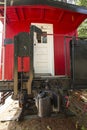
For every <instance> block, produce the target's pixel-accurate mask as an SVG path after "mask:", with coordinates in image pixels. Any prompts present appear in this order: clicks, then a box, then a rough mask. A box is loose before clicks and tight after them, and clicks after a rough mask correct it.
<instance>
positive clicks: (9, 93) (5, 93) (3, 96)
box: [0, 92, 12, 105]
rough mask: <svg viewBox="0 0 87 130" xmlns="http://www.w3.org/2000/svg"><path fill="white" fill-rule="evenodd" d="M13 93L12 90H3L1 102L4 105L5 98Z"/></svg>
mask: <svg viewBox="0 0 87 130" xmlns="http://www.w3.org/2000/svg"><path fill="white" fill-rule="evenodd" d="M10 95H12V92H3V93H2V94H1V97H0V104H1V105H3V104H4V103H5V100H6V99H7V98H8V97H9V96H10Z"/></svg>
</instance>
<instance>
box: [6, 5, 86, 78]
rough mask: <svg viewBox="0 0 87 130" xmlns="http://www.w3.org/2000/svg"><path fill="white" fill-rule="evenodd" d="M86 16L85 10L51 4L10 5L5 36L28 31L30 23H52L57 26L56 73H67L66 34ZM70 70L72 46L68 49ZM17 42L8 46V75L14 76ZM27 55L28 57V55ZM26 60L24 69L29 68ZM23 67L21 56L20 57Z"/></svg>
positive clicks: (55, 28) (55, 29) (55, 39)
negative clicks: (83, 12) (63, 7)
mask: <svg viewBox="0 0 87 130" xmlns="http://www.w3.org/2000/svg"><path fill="white" fill-rule="evenodd" d="M86 17H87V15H86V14H81V13H78V12H73V11H70V10H69V11H68V10H65V9H61V8H56V7H50V6H46V5H45V6H43V5H41V6H19V7H18V6H17V7H16V6H14V7H7V25H6V38H11V39H13V38H14V36H15V35H17V34H18V33H19V32H29V28H30V25H31V23H50V24H53V27H54V28H53V29H54V34H53V35H54V65H55V75H65V53H64V35H74V34H75V30H76V28H77V27H78V26H79V24H80V23H81V22H82V21H83V20H84V19H85V18H86ZM73 32H74V33H73ZM67 54H68V64H67V74H68V75H69V74H70V59H69V47H68V50H67ZM13 57H14V44H10V45H6V46H5V79H7V80H11V79H13V73H14V72H13V68H14V63H13V61H14V60H13ZM25 59H26V58H25ZM28 61H29V59H26V60H25V63H24V64H25V66H24V71H28V69H29V64H28V63H29V62H28ZM18 64H19V67H18V71H21V69H20V60H19V61H18Z"/></svg>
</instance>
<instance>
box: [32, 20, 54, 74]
mask: <svg viewBox="0 0 87 130" xmlns="http://www.w3.org/2000/svg"><path fill="white" fill-rule="evenodd" d="M32 25H35V26H37V27H39V28H40V29H41V30H42V32H43V34H42V35H40V34H38V33H34V72H35V73H36V74H41V75H54V51H53V50H54V48H53V25H52V24H39V23H32Z"/></svg>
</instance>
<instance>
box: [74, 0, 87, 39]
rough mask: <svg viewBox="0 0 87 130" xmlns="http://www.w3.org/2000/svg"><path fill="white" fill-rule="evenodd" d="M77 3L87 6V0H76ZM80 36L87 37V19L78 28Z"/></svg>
mask: <svg viewBox="0 0 87 130" xmlns="http://www.w3.org/2000/svg"><path fill="white" fill-rule="evenodd" d="M75 1H76V4H77V5H80V6H84V7H87V0H75ZM78 35H79V37H87V19H86V20H85V21H84V22H83V23H82V24H81V25H80V26H79V28H78Z"/></svg>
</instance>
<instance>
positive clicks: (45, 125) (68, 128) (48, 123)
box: [0, 117, 76, 130]
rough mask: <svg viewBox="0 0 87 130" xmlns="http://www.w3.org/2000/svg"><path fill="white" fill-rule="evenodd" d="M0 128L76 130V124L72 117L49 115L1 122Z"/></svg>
mask: <svg viewBox="0 0 87 130" xmlns="http://www.w3.org/2000/svg"><path fill="white" fill-rule="evenodd" d="M0 130H76V125H75V122H74V117H62V118H61V117H51V118H36V119H27V120H24V121H21V122H17V121H10V122H1V123H0Z"/></svg>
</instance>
